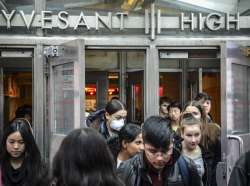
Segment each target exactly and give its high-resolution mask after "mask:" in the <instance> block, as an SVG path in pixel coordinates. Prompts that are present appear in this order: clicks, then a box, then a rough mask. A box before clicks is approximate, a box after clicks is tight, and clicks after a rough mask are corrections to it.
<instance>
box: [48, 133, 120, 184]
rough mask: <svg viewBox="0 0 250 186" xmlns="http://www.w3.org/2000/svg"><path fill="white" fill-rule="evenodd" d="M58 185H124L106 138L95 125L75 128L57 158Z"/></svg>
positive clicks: (54, 166) (54, 174) (55, 177)
mask: <svg viewBox="0 0 250 186" xmlns="http://www.w3.org/2000/svg"><path fill="white" fill-rule="evenodd" d="M53 179H54V180H55V185H56V186H73V185H77V186H111V185H112V186H121V185H123V184H122V183H121V182H120V180H119V179H118V177H117V175H116V173H115V165H114V162H113V159H112V156H111V153H110V151H109V149H108V146H107V144H106V142H105V139H104V138H103V137H102V136H101V135H100V134H99V133H98V132H97V131H95V130H94V129H91V128H84V129H76V130H74V131H72V132H71V133H70V134H69V135H68V136H66V137H65V138H64V140H63V141H62V144H61V146H60V148H59V150H58V152H57V153H56V155H55V157H54V160H53Z"/></svg>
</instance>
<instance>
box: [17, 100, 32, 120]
mask: <svg viewBox="0 0 250 186" xmlns="http://www.w3.org/2000/svg"><path fill="white" fill-rule="evenodd" d="M15 114H16V118H25V119H27V120H28V121H29V122H30V124H32V107H31V106H30V105H22V106H20V107H18V108H17V110H16V113H15Z"/></svg>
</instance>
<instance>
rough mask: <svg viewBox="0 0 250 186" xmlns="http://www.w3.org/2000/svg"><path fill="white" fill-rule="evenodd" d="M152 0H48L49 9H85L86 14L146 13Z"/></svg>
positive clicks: (74, 10)
mask: <svg viewBox="0 0 250 186" xmlns="http://www.w3.org/2000/svg"><path fill="white" fill-rule="evenodd" d="M150 2H151V0H150V1H143V0H65V1H64V2H59V1H57V0H47V3H46V4H47V9H48V10H54V11H60V10H66V11H69V12H76V11H78V12H79V11H84V12H85V13H86V14H89V13H91V12H95V11H98V12H119V11H126V12H127V11H129V12H130V13H137V14H138V13H139V14H144V8H145V7H147V6H149V4H150Z"/></svg>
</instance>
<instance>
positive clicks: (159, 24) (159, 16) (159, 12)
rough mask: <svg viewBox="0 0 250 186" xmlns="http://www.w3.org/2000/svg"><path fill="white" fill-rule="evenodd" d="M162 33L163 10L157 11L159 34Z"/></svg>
mask: <svg viewBox="0 0 250 186" xmlns="http://www.w3.org/2000/svg"><path fill="white" fill-rule="evenodd" d="M160 33H161V9H158V10H157V34H160Z"/></svg>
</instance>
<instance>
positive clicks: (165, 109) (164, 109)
mask: <svg viewBox="0 0 250 186" xmlns="http://www.w3.org/2000/svg"><path fill="white" fill-rule="evenodd" d="M168 105H169V103H168V102H164V103H162V104H161V105H160V112H161V113H162V114H168Z"/></svg>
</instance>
